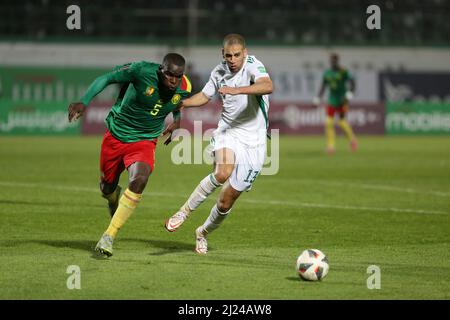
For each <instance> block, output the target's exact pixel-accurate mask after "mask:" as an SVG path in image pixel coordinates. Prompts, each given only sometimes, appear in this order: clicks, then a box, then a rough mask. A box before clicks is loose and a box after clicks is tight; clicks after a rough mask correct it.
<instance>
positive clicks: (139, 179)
mask: <svg viewBox="0 0 450 320" xmlns="http://www.w3.org/2000/svg"><path fill="white" fill-rule="evenodd" d="M128 173H129V182H128V188H127V189H126V190H125V191H124V193H123V195H122V196H121V197H120V200H119V206H118V208H117V210H116V212H115V214H114V216H113V218H112V219H111V222H110V224H109V227H108V229H106V231H105V232H104V234H103V235H102V237H101V239H100V241H99V242H98V243H97V246H96V247H95V250H96V251H97V252H99V253H100V254H102V255H104V256H107V257H110V256H112V254H113V248H112V246H113V240H114V238H115V237H116V235H117V233H118V231H119V230H120V228H122V226H123V225H124V224H125V222H126V221H127V220H128V218H129V217H130V216H131V214H132V213H133V212H134V209H135V208H136V207H137V205H138V204H139V202H140V200H141V197H142V192H143V191H144V189H145V186H146V185H147V181H148V178H149V176H150V173H151V168H150V166H149V165H148V164H147V163H144V162H135V163H133V164H132V165H130V166H129V167H128Z"/></svg>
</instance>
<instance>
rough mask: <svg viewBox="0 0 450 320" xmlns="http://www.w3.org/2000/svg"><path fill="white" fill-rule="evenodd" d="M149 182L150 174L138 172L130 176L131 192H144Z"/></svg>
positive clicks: (129, 186)
mask: <svg viewBox="0 0 450 320" xmlns="http://www.w3.org/2000/svg"><path fill="white" fill-rule="evenodd" d="M147 182H148V175H145V174H138V175H136V176H133V177H131V178H130V182H129V184H128V188H129V189H130V191H131V192H134V193H142V192H143V191H144V189H145V186H146V185H147Z"/></svg>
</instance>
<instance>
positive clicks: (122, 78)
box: [68, 63, 137, 122]
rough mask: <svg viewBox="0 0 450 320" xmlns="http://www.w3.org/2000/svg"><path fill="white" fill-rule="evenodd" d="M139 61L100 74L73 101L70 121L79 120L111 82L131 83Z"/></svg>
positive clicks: (69, 110) (70, 106) (70, 109)
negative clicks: (78, 98) (79, 97)
mask: <svg viewBox="0 0 450 320" xmlns="http://www.w3.org/2000/svg"><path fill="white" fill-rule="evenodd" d="M136 68H137V63H127V64H125V65H122V66H119V67H116V68H115V69H114V70H113V71H111V72H109V73H106V74H104V75H101V76H99V77H98V78H96V79H95V80H94V82H92V84H91V85H90V86H89V88H88V89H87V91H86V92H85V94H84V95H83V97H82V98H81V100H80V101H79V102H73V103H71V104H70V105H69V108H68V113H69V114H68V117H69V122H71V121H75V120H77V119H78V118H79V117H81V116H82V115H83V113H84V111H85V109H86V107H87V106H88V105H89V103H90V102H91V101H92V99H93V98H94V97H95V96H96V95H97V94H99V93H100V92H102V91H103V90H104V89H105V88H106V87H107V86H108V85H110V84H111V83H130V82H133V81H134V79H135V77H134V75H135V72H136Z"/></svg>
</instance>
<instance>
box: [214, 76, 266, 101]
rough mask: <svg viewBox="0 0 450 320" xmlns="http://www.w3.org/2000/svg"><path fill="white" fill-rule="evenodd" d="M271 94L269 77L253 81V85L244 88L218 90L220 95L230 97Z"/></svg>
mask: <svg viewBox="0 0 450 320" xmlns="http://www.w3.org/2000/svg"><path fill="white" fill-rule="evenodd" d="M272 92H273V83H272V80H270V78H269V77H260V78H258V79H256V80H255V83H254V84H252V85H249V86H244V87H226V86H224V87H221V88H220V89H219V93H220V94H230V95H232V96H234V95H237V94H249V95H264V94H271V93H272Z"/></svg>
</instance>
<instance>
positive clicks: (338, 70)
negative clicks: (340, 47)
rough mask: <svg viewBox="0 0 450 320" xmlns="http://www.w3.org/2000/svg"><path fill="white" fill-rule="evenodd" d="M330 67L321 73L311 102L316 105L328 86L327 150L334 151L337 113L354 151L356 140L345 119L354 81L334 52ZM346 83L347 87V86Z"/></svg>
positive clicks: (356, 145) (329, 152)
mask: <svg viewBox="0 0 450 320" xmlns="http://www.w3.org/2000/svg"><path fill="white" fill-rule="evenodd" d="M330 63H331V69H328V70H326V71H325V73H324V75H323V80H322V85H321V87H320V91H319V94H318V96H317V97H315V98H314V99H313V104H314V105H315V106H318V105H319V104H320V102H321V99H322V96H323V94H324V92H325V88H326V87H328V89H329V95H328V106H327V109H326V112H327V115H326V120H325V135H326V138H327V152H328V154H333V153H334V152H335V150H336V149H335V132H334V115H335V114H336V113H338V114H339V126H340V127H341V128H342V130H343V131H344V133H345V135H346V136H347V138H348V140H349V141H350V147H351V150H352V151H356V149H357V147H358V142H357V140H356V137H355V134H354V133H353V130H352V127H351V126H350V124H349V123H348V122H347V120H346V115H347V112H348V104H349V101H350V100H351V99H352V98H353V92H354V90H355V81H354V79H353V77H352V75H351V74H350V72H348V70H347V69H345V68H343V67H341V66H340V65H339V56H338V55H337V54H336V53H333V54H331V56H330ZM347 83H348V87H347Z"/></svg>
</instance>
